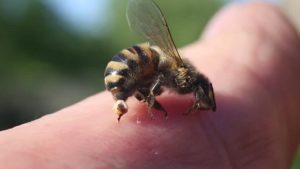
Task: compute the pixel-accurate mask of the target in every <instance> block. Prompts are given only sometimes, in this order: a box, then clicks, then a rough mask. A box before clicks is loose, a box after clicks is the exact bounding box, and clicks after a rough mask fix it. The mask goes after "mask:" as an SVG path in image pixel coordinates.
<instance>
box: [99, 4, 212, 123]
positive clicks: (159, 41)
mask: <svg viewBox="0 0 300 169" xmlns="http://www.w3.org/2000/svg"><path fill="white" fill-rule="evenodd" d="M127 20H128V23H129V26H130V27H131V29H132V30H134V31H135V32H137V33H138V34H140V35H142V36H143V37H144V38H146V39H147V40H148V41H149V42H150V44H151V45H150V44H149V43H143V44H139V45H135V46H132V47H129V48H127V49H124V50H122V51H121V52H120V53H118V54H116V55H115V56H113V57H112V60H111V61H110V62H109V63H108V64H107V67H106V69H105V73H104V76H105V79H104V81H105V86H106V89H107V90H108V91H110V92H111V93H112V95H113V98H114V100H115V101H116V102H115V103H114V106H113V111H114V112H115V113H116V114H117V115H118V121H120V119H121V117H122V116H123V115H124V114H125V113H126V112H127V111H128V106H127V104H126V100H127V98H128V97H130V96H133V95H134V96H135V97H136V98H137V99H138V100H139V101H142V102H146V103H147V105H148V113H149V114H150V116H151V117H153V113H152V108H154V109H156V110H159V111H162V112H164V115H165V116H166V117H167V116H168V113H167V111H166V110H165V109H164V108H163V106H162V105H161V104H160V103H159V102H158V101H157V100H156V99H155V97H156V96H158V95H160V94H161V93H162V92H163V88H168V89H169V90H171V91H175V92H176V93H178V94H188V93H193V94H194V96H195V101H194V103H193V105H192V107H191V108H189V110H188V111H187V112H186V113H187V114H188V113H190V112H193V111H197V110H199V109H204V110H210V109H211V110H213V111H215V110H216V102H215V98H214V91H213V87H212V84H211V82H210V81H209V80H208V78H207V77H206V76H204V75H203V74H201V73H200V72H198V71H197V70H196V69H195V67H194V66H193V65H192V64H191V63H189V62H188V61H187V60H185V59H182V58H181V57H180V55H179V53H178V51H177V49H176V47H175V44H174V41H173V38H172V36H171V34H170V30H169V27H168V24H167V22H166V20H165V17H164V15H163V14H162V12H161V10H160V8H159V7H158V5H157V4H156V3H155V2H154V1H152V0H130V1H129V4H128V8H127Z"/></svg>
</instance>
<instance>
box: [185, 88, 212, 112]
mask: <svg viewBox="0 0 300 169" xmlns="http://www.w3.org/2000/svg"><path fill="white" fill-rule="evenodd" d="M194 95H195V101H194V103H193V106H192V107H191V108H190V109H189V110H188V111H187V112H186V113H184V114H185V115H188V114H190V113H192V112H195V111H197V110H199V109H201V110H210V109H213V110H214V109H215V105H214V104H213V105H212V103H211V102H212V101H211V99H210V98H209V97H208V96H207V95H206V94H205V92H204V90H203V88H202V87H199V88H198V89H197V90H196V91H195V92H194Z"/></svg>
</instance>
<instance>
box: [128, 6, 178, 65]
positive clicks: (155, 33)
mask: <svg viewBox="0 0 300 169" xmlns="http://www.w3.org/2000/svg"><path fill="white" fill-rule="evenodd" d="M127 20H128V24H129V26H130V27H131V29H132V30H134V31H135V32H137V33H138V34H140V35H142V36H143V37H145V38H146V39H147V40H149V41H150V43H152V45H157V46H158V47H160V48H161V50H162V51H163V52H164V53H165V54H166V55H167V56H168V57H172V58H174V59H175V60H176V62H177V65H178V66H180V65H182V64H183V62H182V60H181V57H180V55H179V53H178V51H177V49H176V46H175V44H174V41H173V38H172V36H171V33H170V30H169V27H168V24H167V22H166V20H165V17H164V16H163V14H162V12H161V10H160V8H159V7H158V5H157V4H156V3H155V2H154V1H152V0H130V1H129V4H128V8H127Z"/></svg>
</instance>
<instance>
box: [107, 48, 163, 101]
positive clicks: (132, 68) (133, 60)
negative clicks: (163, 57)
mask: <svg viewBox="0 0 300 169" xmlns="http://www.w3.org/2000/svg"><path fill="white" fill-rule="evenodd" d="M157 62H158V58H157V56H154V55H153V53H152V51H151V49H150V46H149V44H141V45H136V46H133V47H130V48H127V49H124V50H122V51H121V52H120V53H119V54H117V55H115V56H113V57H112V60H111V61H110V62H109V63H108V65H107V67H106V70H105V73H104V76H105V79H104V81H105V86H106V89H107V90H109V91H111V92H112V94H113V95H115V96H118V95H119V94H120V93H122V96H124V95H130V93H132V91H133V90H135V89H134V86H135V85H136V83H137V81H139V80H142V79H141V78H142V77H143V76H146V75H149V74H151V73H153V72H154V69H155V66H154V65H157ZM117 99H118V98H117Z"/></svg>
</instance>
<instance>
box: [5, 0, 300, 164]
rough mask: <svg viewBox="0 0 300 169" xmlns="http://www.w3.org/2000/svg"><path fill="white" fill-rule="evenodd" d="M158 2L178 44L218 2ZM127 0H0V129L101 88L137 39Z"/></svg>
mask: <svg viewBox="0 0 300 169" xmlns="http://www.w3.org/2000/svg"><path fill="white" fill-rule="evenodd" d="M158 4H159V5H160V6H161V8H162V10H163V12H164V14H165V16H166V18H167V20H168V23H169V26H170V28H171V32H172V34H173V37H174V39H175V42H176V44H177V46H178V47H180V46H183V45H185V44H188V43H191V42H193V41H194V40H196V39H197V38H198V37H199V36H200V33H201V31H202V30H203V28H204V26H205V24H207V22H208V20H209V19H210V18H211V17H212V16H213V15H214V13H215V12H216V11H217V10H218V9H219V8H220V7H221V6H222V1H220V0H219V1H217V0H201V1H199V0H186V1H181V0H173V1H172V3H171V2H170V1H166V0H160V1H158ZM126 6H127V1H124V0H121V1H120V0H22V1H19V0H0V80H1V81H0V130H4V129H8V128H11V127H13V126H16V125H19V124H22V123H24V122H28V121H31V120H34V119H36V118H39V117H41V116H43V115H45V114H47V113H52V112H55V111H57V110H59V109H61V108H63V107H65V106H68V105H71V104H73V103H75V102H77V101H80V100H82V99H84V98H86V97H88V96H90V95H93V94H95V93H98V92H100V91H102V90H104V86H103V71H104V68H105V65H106V63H107V62H108V61H109V60H110V58H111V57H112V56H113V55H114V54H115V53H117V52H119V51H120V50H121V49H123V48H126V47H129V46H131V45H133V44H136V43H140V42H142V40H141V39H139V38H138V37H137V35H135V34H134V33H133V32H131V31H130V29H129V27H128V25H127V21H126V17H125V11H126ZM294 168H300V159H299V155H298V160H296V164H295V165H294Z"/></svg>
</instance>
